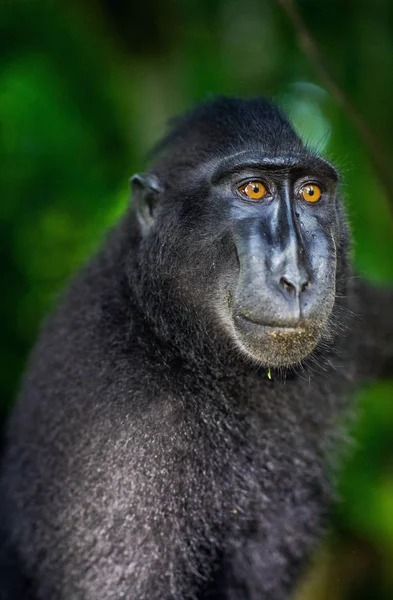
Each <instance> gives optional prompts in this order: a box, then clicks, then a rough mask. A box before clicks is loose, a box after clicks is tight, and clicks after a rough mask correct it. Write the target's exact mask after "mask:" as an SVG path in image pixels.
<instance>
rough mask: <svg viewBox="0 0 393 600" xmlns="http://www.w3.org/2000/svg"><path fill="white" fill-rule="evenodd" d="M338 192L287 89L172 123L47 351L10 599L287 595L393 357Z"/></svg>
mask: <svg viewBox="0 0 393 600" xmlns="http://www.w3.org/2000/svg"><path fill="white" fill-rule="evenodd" d="M250 182H251V183H252V189H253V190H256V192H255V194H254V195H257V194H256V193H257V192H258V193H259V196H258V197H256V198H254V197H250V195H248V189H249V187H248V184H249V183H250ZM255 182H256V183H255ZM311 186H313V187H311ZM339 186H340V179H339V176H338V174H337V171H336V169H335V168H334V166H333V165H331V164H330V163H329V162H328V161H327V160H326V159H325V158H323V157H320V156H318V155H317V154H316V153H315V152H313V150H312V149H309V148H307V147H306V146H305V145H304V144H303V142H302V140H301V139H300V137H299V136H298V134H297V133H296V132H295V131H294V129H293V127H292V125H291V124H290V122H289V121H288V119H287V118H286V116H285V115H284V114H283V113H282V112H281V111H280V110H279V109H278V108H277V107H276V106H275V105H274V104H273V103H272V102H270V101H268V100H264V99H252V100H241V99H235V98H225V97H224V98H217V99H215V100H212V101H209V102H206V103H203V104H201V105H200V106H197V107H196V108H195V109H194V110H192V111H190V112H189V113H187V114H186V115H185V116H183V117H180V118H179V119H177V120H176V121H173V122H172V125H171V127H170V131H169V133H168V134H167V136H166V137H165V138H164V140H163V141H162V142H161V143H160V144H159V145H158V146H157V148H156V149H155V151H154V152H153V154H152V158H151V165H150V167H149V168H148V169H147V171H146V172H145V173H142V174H137V175H135V176H134V177H133V178H132V188H133V195H132V196H133V200H132V202H131V204H130V208H129V210H128V211H127V212H126V214H125V215H124V216H123V217H122V219H121V220H120V222H119V223H118V224H117V225H116V226H115V227H114V228H113V230H112V231H111V232H109V234H108V236H107V238H106V240H105V241H104V243H103V244H102V247H101V249H100V250H99V252H98V253H97V254H96V255H95V256H94V257H93V258H92V259H91V260H90V262H89V263H88V264H87V265H86V266H85V267H84V268H83V269H82V270H81V271H80V272H79V273H78V274H77V275H76V276H75V278H74V280H73V281H72V283H71V284H70V286H69V287H68V289H67V290H66V291H65V292H64V294H63V296H62V299H61V301H60V302H59V305H58V306H57V307H56V309H55V310H54V311H53V314H51V315H50V316H49V317H48V318H47V320H46V322H45V323H44V325H43V328H42V332H41V335H40V338H39V340H38V343H37V345H36V347H35V349H34V350H33V352H32V356H31V359H30V363H29V366H28V369H27V373H26V375H25V379H24V382H23V385H22V389H21V392H20V395H19V398H18V402H17V405H16V408H15V410H14V412H13V414H12V416H11V418H10V420H9V423H8V427H7V431H6V439H5V451H4V459H3V463H2V470H1V480H0V599H1V600H22V599H23V600H53V599H54V598H56V599H58V600H118V599H119V598H126V599H127V600H186V599H194V600H207V599H215V600H257V599H261V600H262V599H263V600H284V599H286V598H289V597H290V595H291V593H292V591H293V589H294V586H295V585H296V582H297V581H298V578H299V577H300V576H301V575H302V574H303V572H304V569H305V568H306V566H307V564H308V562H309V559H310V556H311V555H312V553H313V551H314V549H315V547H316V545H317V544H318V543H319V541H320V539H321V536H322V535H323V533H324V531H325V529H326V526H327V523H328V516H329V510H330V506H331V503H332V500H333V499H334V496H335V493H334V480H335V476H336V470H335V467H334V465H336V463H337V460H336V459H337V456H338V455H339V454H340V452H341V451H342V449H343V447H344V446H345V440H346V433H345V430H346V427H345V424H346V421H347V419H348V417H349V415H350V414H351V411H352V395H353V390H354V388H355V386H356V385H358V384H360V383H361V382H362V381H364V380H366V379H370V378H376V377H382V376H385V375H388V374H391V373H392V366H393V365H392V363H393V360H392V359H393V344H392V339H393V326H392V319H391V306H392V300H393V295H392V291H391V290H388V289H377V288H374V287H373V286H371V285H369V284H368V283H366V282H364V281H362V280H361V279H359V278H354V276H353V273H352V266H351V258H350V255H351V253H350V237H349V233H348V226H347V221H346V216H345V211H344V209H343V206H342V202H341V199H340V188H339ZM307 190H311V193H310V194H308V195H307V194H306V192H307ZM310 199H311V200H313V199H317V201H316V202H311V201H308V200H310Z"/></svg>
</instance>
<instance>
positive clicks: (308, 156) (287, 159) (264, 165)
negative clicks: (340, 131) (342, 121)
mask: <svg viewBox="0 0 393 600" xmlns="http://www.w3.org/2000/svg"><path fill="white" fill-rule="evenodd" d="M245 169H250V170H253V169H254V170H255V169H260V170H276V171H284V172H290V171H296V170H307V171H310V172H312V173H318V174H319V175H321V176H323V177H326V178H329V179H331V180H333V181H338V173H337V171H336V169H335V168H334V167H333V165H331V164H330V163H329V162H328V161H327V160H326V159H324V158H322V157H320V156H315V155H314V154H312V153H311V152H308V151H307V150H306V149H304V151H303V152H286V153H279V152H278V153H277V152H276V153H274V154H271V153H266V152H263V151H261V150H259V151H258V150H253V151H243V152H236V153H234V154H232V155H229V156H226V157H224V158H222V159H220V160H217V161H215V164H211V165H209V168H208V170H209V171H210V176H211V180H212V182H213V183H216V182H217V181H219V180H220V179H221V178H223V177H225V176H227V175H230V174H231V173H236V172H237V171H240V170H245Z"/></svg>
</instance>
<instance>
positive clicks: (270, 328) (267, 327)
mask: <svg viewBox="0 0 393 600" xmlns="http://www.w3.org/2000/svg"><path fill="white" fill-rule="evenodd" d="M235 321H240V322H243V324H244V325H245V326H247V325H248V326H249V327H256V328H258V327H259V328H262V329H263V330H264V331H265V332H266V333H270V334H274V333H277V334H281V335H302V334H304V333H306V331H307V326H306V325H305V324H304V323H302V322H301V321H298V322H297V323H295V324H294V325H283V324H281V323H277V324H274V325H272V324H266V323H263V322H261V321H258V320H256V319H253V318H251V317H250V316H248V315H245V314H243V313H239V314H237V315H235Z"/></svg>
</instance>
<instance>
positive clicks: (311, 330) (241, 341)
mask: <svg viewBox="0 0 393 600" xmlns="http://www.w3.org/2000/svg"><path fill="white" fill-rule="evenodd" d="M232 327H233V332H232V334H234V336H235V341H236V344H237V346H238V347H239V349H240V350H241V351H242V352H243V353H245V354H246V355H247V356H248V357H249V358H252V359H253V360H254V361H256V362H258V363H259V364H261V365H263V366H265V367H289V366H293V365H296V364H297V363H299V362H301V361H302V360H304V359H305V358H307V356H309V355H310V354H311V353H312V351H313V350H314V349H315V347H316V345H317V344H318V342H319V340H320V338H321V329H320V327H317V326H315V325H314V326H313V325H312V324H310V323H304V324H299V325H297V326H296V327H281V326H279V325H263V324H260V323H255V322H254V321H250V320H249V319H247V318H245V317H242V316H236V317H234V318H233V319H232Z"/></svg>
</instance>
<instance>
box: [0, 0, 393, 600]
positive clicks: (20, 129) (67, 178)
mask: <svg viewBox="0 0 393 600" xmlns="http://www.w3.org/2000/svg"><path fill="white" fill-rule="evenodd" d="M298 9H299V11H300V13H301V14H302V15H303V18H304V20H305V22H306V24H307V28H308V30H309V33H310V34H311V35H312V37H313V38H314V39H315V41H316V42H317V44H318V45H319V47H320V49H321V52H322V55H323V57H324V60H326V62H327V63H328V64H329V66H330V70H331V73H332V74H333V78H334V80H335V81H336V83H337V84H338V86H339V88H340V89H341V90H342V91H344V93H346V94H348V96H349V97H350V98H351V101H352V102H353V104H354V106H356V107H357V108H358V110H359V111H360V113H361V114H362V117H363V118H364V121H365V123H367V124H368V126H369V127H370V129H371V131H372V132H373V134H374V135H375V137H376V139H377V145H378V148H377V153H376V154H377V156H378V157H380V159H381V162H383V161H385V162H386V163H387V165H388V171H389V169H390V162H391V161H392V160H393V110H392V107H393V2H392V1H391V0H373V1H366V0H319V1H317V0H301V1H300V2H299V3H298ZM0 48H1V51H0V150H1V161H0V228H1V230H0V252H1V260H2V262H1V269H2V271H1V279H2V289H3V292H2V294H1V302H2V310H1V320H2V323H1V327H2V335H1V346H0V354H1V356H0V359H1V364H2V369H1V373H0V387H1V400H0V402H1V404H0V410H1V411H2V415H3V416H2V420H3V418H4V417H5V415H6V414H7V412H8V411H9V408H10V407H11V405H12V403H13V401H14V398H15V394H16V391H17V388H18V385H19V381H20V377H21V374H22V373H23V370H24V365H25V363H26V356H27V353H28V351H29V349H30V348H31V346H32V344H33V342H34V339H35V337H36V335H37V331H38V328H39V323H40V321H41V320H42V317H43V315H44V314H45V313H46V312H47V310H48V308H49V307H50V306H51V304H52V303H53V300H54V298H55V296H56V293H57V292H58V291H59V290H60V289H61V288H62V286H63V285H64V282H65V281H66V280H67V278H68V277H69V275H70V274H71V273H72V271H74V270H75V268H76V267H78V265H80V264H81V263H82V262H83V261H84V260H85V259H86V256H88V255H89V253H91V252H92V251H93V250H94V248H95V247H96V245H97V244H98V243H99V240H100V237H101V236H102V233H103V231H104V230H105V229H106V228H107V227H108V226H109V225H110V224H111V223H113V222H114V221H115V220H116V219H117V217H118V216H119V215H120V214H121V212H122V211H123V210H124V208H125V206H126V205H127V203H128V202H129V192H128V183H127V181H128V178H129V176H130V175H131V174H132V173H133V172H135V171H137V170H139V169H140V168H143V159H144V155H145V153H146V151H147V150H148V149H149V147H150V146H151V144H152V143H154V142H155V141H156V140H157V139H158V137H159V136H160V135H162V133H163V131H164V126H165V121H166V119H167V118H168V117H169V116H171V115H174V114H176V113H178V112H179V111H182V110H184V109H186V108H188V107H190V106H191V105H192V104H193V103H195V102H196V101H198V100H200V99H202V98H206V97H208V96H209V95H213V94H216V93H226V94H234V95H244V96H250V95H258V94H264V95H269V96H273V97H275V98H276V100H277V101H278V102H280V104H281V105H282V106H283V107H284V108H285V109H286V110H287V111H288V112H289V113H290V114H291V115H292V117H293V119H294V122H295V124H296V126H297V128H298V129H299V131H300V132H301V133H302V134H303V135H304V137H305V139H306V140H308V141H309V143H310V144H312V145H314V146H316V147H318V148H319V149H320V150H321V151H323V152H324V153H325V154H326V155H327V156H329V157H330V158H331V159H332V160H333V161H334V162H335V163H336V164H338V166H339V167H340V168H341V171H342V173H343V177H344V185H343V191H344V195H345V202H346V204H347V207H348V213H349V216H350V220H351V224H352V227H353V235H354V251H355V263H356V267H357V270H358V271H359V272H360V273H362V274H364V275H365V276H367V277H368V278H370V279H372V280H374V281H377V282H383V281H385V282H386V281H390V282H392V281H393V219H392V212H391V211H389V207H388V195H389V194H388V193H386V185H385V186H384V185H383V184H382V182H381V181H380V180H378V178H377V176H376V174H375V170H374V169H373V168H372V166H371V162H370V160H369V154H368V150H369V148H368V147H367V145H366V144H364V143H363V140H362V139H361V137H360V136H359V133H358V131H357V130H356V127H355V128H354V127H353V126H352V125H351V114H350V113H351V111H348V110H342V107H340V106H338V105H337V103H336V102H335V101H334V100H333V99H332V97H331V95H330V94H329V91H331V89H330V88H329V82H326V78H324V74H323V72H322V71H321V69H320V65H319V66H317V68H316V67H315V65H314V64H313V61H312V60H310V57H309V56H307V55H305V54H304V53H303V52H302V50H301V49H300V47H299V45H298V40H297V34H296V27H294V24H293V22H291V20H290V19H288V16H287V15H286V13H285V11H283V10H282V7H281V6H279V4H278V3H277V2H276V1H275V0H172V1H168V2H160V1H159V0H143V1H140V0H138V1H137V0H134V1H133V2H131V1H129V2H127V1H125V0H79V1H77V0H74V1H73V0H68V1H67V2H61V1H60V0H58V1H50V0H25V1H21V0H9V1H4V0H3V1H2V3H1V5H0ZM326 88H327V89H326ZM333 95H334V94H333ZM352 116H353V115H352ZM378 160H379V159H378ZM392 173H393V167H392ZM390 192H391V193H392V195H393V188H391V189H390ZM392 308H393V307H392ZM354 439H355V443H354V446H353V449H352V453H351V455H350V456H349V458H348V459H347V461H346V466H345V469H344V473H343V475H342V481H341V485H340V490H341V497H342V501H341V502H340V503H338V505H337V507H336V510H335V516H334V523H333V531H332V532H331V534H330V537H329V539H328V540H327V541H326V542H325V543H324V545H323V547H322V548H321V550H320V552H319V553H318V554H317V556H316V557H315V565H314V567H313V568H312V569H311V572H310V574H309V576H308V577H307V581H306V583H305V585H304V588H302V589H301V591H299V598H301V600H306V599H307V600H311V599H315V600H333V599H334V600H344V599H345V600H349V599H351V600H355V599H356V600H361V599H373V600H382V599H383V600H386V599H388V598H389V599H390V598H393V460H392V456H393V384H392V383H391V382H380V383H378V384H375V385H372V386H369V387H368V389H366V390H362V391H361V392H360V393H359V417H358V419H357V423H356V425H355V426H354Z"/></svg>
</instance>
